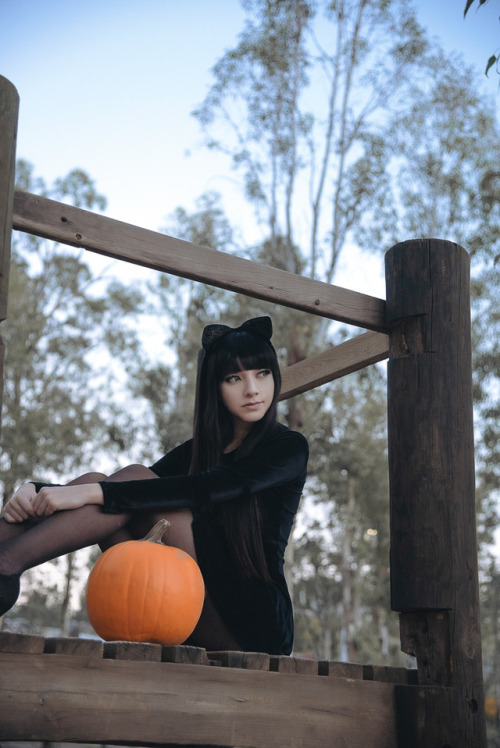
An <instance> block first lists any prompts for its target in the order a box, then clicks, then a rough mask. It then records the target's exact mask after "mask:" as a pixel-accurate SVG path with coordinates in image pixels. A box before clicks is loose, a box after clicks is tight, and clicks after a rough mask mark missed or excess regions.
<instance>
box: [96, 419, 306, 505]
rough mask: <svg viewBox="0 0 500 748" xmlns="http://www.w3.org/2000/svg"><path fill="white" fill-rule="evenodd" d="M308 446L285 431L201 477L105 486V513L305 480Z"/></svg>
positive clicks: (222, 497) (205, 500)
mask: <svg viewBox="0 0 500 748" xmlns="http://www.w3.org/2000/svg"><path fill="white" fill-rule="evenodd" d="M307 458H308V446H307V441H306V439H305V438H304V437H303V436H302V435H301V434H299V433H297V432H295V431H290V430H288V429H284V428H283V430H280V431H278V432H277V433H276V434H275V435H273V436H272V437H270V438H269V439H265V440H264V441H263V442H261V443H260V444H259V445H258V446H257V447H256V448H255V450H254V451H253V452H252V454H251V455H249V456H248V457H245V458H242V459H240V460H237V459H236V460H235V461H234V462H233V463H231V464H230V465H227V466H225V467H220V468H215V469H214V470H208V471H207V472H205V473H201V474H200V475H177V476H164V477H158V479H157V480H154V481H151V482H149V483H148V485H146V482H145V481H129V482H125V483H119V484H118V483H111V482H108V481H103V482H102V483H101V484H100V485H101V486H102V489H103V494H104V505H103V506H104V511H105V512H115V513H119V512H123V511H130V510H132V511H133V510H137V509H150V508H156V507H159V508H160V507H161V508H163V507H169V508H172V509H175V508H183V507H187V508H191V509H192V508H195V507H201V506H204V505H206V504H209V503H212V502H221V501H228V500H230V499H237V498H240V497H243V496H249V495H252V494H256V493H259V492H261V491H264V490H266V489H268V488H271V487H273V486H281V485H284V484H286V483H289V482H291V481H295V480H296V481H299V480H302V481H305V477H306V471H307Z"/></svg>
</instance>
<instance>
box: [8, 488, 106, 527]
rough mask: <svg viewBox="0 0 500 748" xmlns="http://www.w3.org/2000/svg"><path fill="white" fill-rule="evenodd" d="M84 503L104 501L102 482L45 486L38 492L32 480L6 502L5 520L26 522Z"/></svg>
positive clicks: (101, 502) (74, 507)
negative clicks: (100, 483)
mask: <svg viewBox="0 0 500 748" xmlns="http://www.w3.org/2000/svg"><path fill="white" fill-rule="evenodd" d="M85 504H103V494H102V489H101V486H100V485H99V483H86V484H82V485H76V486H44V487H43V488H41V489H40V490H39V491H38V493H37V492H36V487H35V485H34V484H33V483H26V484H25V485H24V486H21V488H20V489H19V490H18V491H16V493H15V494H14V496H13V497H12V498H11V499H10V500H9V501H8V502H7V504H6V505H5V507H4V509H3V517H4V519H5V521H6V522H25V521H26V520H27V519H34V518H36V517H49V516H50V515H51V514H54V512H58V511H61V510H62V509H78V507H81V506H84V505H85Z"/></svg>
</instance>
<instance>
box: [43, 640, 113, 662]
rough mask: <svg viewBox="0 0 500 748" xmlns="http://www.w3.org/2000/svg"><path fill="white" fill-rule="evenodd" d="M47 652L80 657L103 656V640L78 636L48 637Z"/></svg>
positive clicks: (45, 649)
mask: <svg viewBox="0 0 500 748" xmlns="http://www.w3.org/2000/svg"><path fill="white" fill-rule="evenodd" d="M43 651H44V652H45V654H65V655H79V656H80V657H84V656H85V657H98V658H99V657H102V656H103V652H104V647H103V642H102V641H97V640H96V639H78V638H76V637H48V638H47V639H46V640H45V647H44V650H43Z"/></svg>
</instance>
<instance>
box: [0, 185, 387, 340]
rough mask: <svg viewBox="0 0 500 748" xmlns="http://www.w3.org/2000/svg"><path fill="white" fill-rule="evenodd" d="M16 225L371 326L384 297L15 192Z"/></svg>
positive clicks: (381, 312)
mask: <svg viewBox="0 0 500 748" xmlns="http://www.w3.org/2000/svg"><path fill="white" fill-rule="evenodd" d="M13 221H14V227H15V228H16V229H20V230H21V231H26V232H28V233H31V234H36V235H37V236H44V237H46V238H49V239H54V240H55V241H60V242H63V243H65V244H69V245H72V246H75V247H84V248H85V249H89V250H91V251H93V252H98V253H100V254H104V255H107V256H108V257H115V258H116V259H120V260H126V261H127V262H133V263H135V264H137V265H143V266H144V267H150V268H154V269H156V270H161V271H163V272H166V273H170V274H172V275H179V276H182V277H183V278H190V279H191V280H195V281H200V282H201V283H208V284H209V285H212V286H216V287H218V288H225V289H228V290H230V291H235V292H236V293H241V294H245V295H246V296H252V297H254V298H257V299H264V300H266V301H272V302H275V303H278V304H282V305H283V306H287V307H291V308H293V309H300V310H302V311H304V312H309V313H310V314H315V315H320V316H323V317H327V318H329V319H336V320H339V321H340V322H346V323H348V324H352V325H356V326H358V327H364V328H367V329H372V330H380V331H384V330H385V301H384V300H383V299H377V298H374V297H372V296H367V295H365V294H361V293H357V292H355V291H348V290H347V289H345V288H340V287H339V286H332V285H330V284H328V283H322V282H320V281H314V280H311V279H310V278H303V277H301V276H299V275H294V274H293V273H288V272H286V271H284V270H278V269H276V268H272V267H269V266H267V265H260V264H258V263H256V262H251V261H250V260H244V259H242V258H240V257H235V256H234V255H229V254H226V253H224V252H218V251H216V250H213V249H207V248H206V247H199V246H197V245H195V244H191V243H189V242H186V241H182V240H181V239H174V238H173V237H171V236H166V235H165V234H159V233H157V232H155V231H149V230H147V229H141V228H139V227H137V226H132V225H130V224H127V223H123V222H121V221H116V220H113V219H111V218H107V217H105V216H101V215H99V214H97V213H90V212H89V211H86V210H82V209H80V208H74V207H72V206H70V205H65V204H64V203H58V202H55V201H54V200H48V199H47V198H43V197H39V196H37V195H32V194H30V193H27V192H20V191H16V193H15V199H14V218H13Z"/></svg>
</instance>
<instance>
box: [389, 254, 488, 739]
mask: <svg viewBox="0 0 500 748" xmlns="http://www.w3.org/2000/svg"><path fill="white" fill-rule="evenodd" d="M386 278H387V318H388V321H389V323H392V332H391V336H390V337H391V357H390V359H389V363H388V367H387V390H388V436H389V444H388V446H389V476H390V503H391V510H390V511H391V602H392V608H393V610H397V611H399V612H401V613H402V630H401V633H402V641H403V645H404V647H405V649H410V650H413V651H414V652H415V654H416V656H417V660H418V659H420V662H419V667H418V670H419V675H420V677H421V678H423V679H424V682H425V683H426V684H429V685H438V684H443V683H445V684H448V683H449V685H450V686H451V687H452V694H453V697H452V701H451V702H450V709H449V710H448V711H441V712H439V711H438V712H436V713H435V715H434V719H435V723H434V728H435V729H436V730H437V728H438V726H439V725H441V726H442V725H449V727H450V729H451V728H452V727H455V729H456V730H457V732H458V734H459V735H460V736H461V737H460V741H459V742H455V741H454V740H449V741H447V742H448V743H449V744H450V745H464V746H472V745H473V746H477V748H483V747H484V746H486V730H485V717H484V694H483V683H482V663H481V635H480V624H479V584H478V559H477V547H476V507H475V500H474V427H473V413H472V364H471V330H470V301H469V294H470V290H469V285H470V284H469V256H468V254H467V252H466V251H465V250H464V249H463V248H462V247H460V246H458V245H456V244H453V243H452V242H447V241H440V240H437V239H422V240H415V241H408V242H403V243H401V244H397V245H396V246H395V247H392V249H390V250H389V252H388V253H387V255H386ZM434 728H433V727H432V726H431V725H430V726H429V725H428V726H427V727H426V730H427V732H425V731H422V732H421V733H419V742H418V745H419V746H422V748H424V747H426V746H429V745H441V743H435V742H433V741H431V737H432V738H433V736H434V732H433V729H434ZM428 730H430V732H429V731H428Z"/></svg>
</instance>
